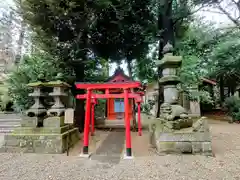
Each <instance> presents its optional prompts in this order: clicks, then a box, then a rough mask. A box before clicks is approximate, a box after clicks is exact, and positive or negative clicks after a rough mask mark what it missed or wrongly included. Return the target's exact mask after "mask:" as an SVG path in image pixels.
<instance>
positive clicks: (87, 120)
mask: <svg viewBox="0 0 240 180" xmlns="http://www.w3.org/2000/svg"><path fill="white" fill-rule="evenodd" d="M90 110H91V91H90V90H88V91H87V102H86V112H85V125H84V141H83V145H84V146H85V147H88V144H89V124H90Z"/></svg>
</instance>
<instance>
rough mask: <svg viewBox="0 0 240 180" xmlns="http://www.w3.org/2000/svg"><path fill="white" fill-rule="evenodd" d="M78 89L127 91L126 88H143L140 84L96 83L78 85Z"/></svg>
mask: <svg viewBox="0 0 240 180" xmlns="http://www.w3.org/2000/svg"><path fill="white" fill-rule="evenodd" d="M76 87H77V89H89V90H90V89H95V90H98V89H118V88H120V89H126V88H138V87H141V83H140V82H116V83H101V84H100V83H95V84H84V83H76Z"/></svg>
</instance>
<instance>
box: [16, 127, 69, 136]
mask: <svg viewBox="0 0 240 180" xmlns="http://www.w3.org/2000/svg"><path fill="white" fill-rule="evenodd" d="M71 128H72V126H71ZM67 129H68V125H64V126H62V127H58V128H55V127H44V128H38V127H18V128H15V129H14V131H13V133H12V134H35V133H38V134H61V133H64V132H66V131H67Z"/></svg>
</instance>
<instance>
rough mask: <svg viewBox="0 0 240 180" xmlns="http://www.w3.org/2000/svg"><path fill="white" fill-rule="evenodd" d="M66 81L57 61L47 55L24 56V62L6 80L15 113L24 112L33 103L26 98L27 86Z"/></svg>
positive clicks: (28, 90) (65, 76) (66, 78)
mask: <svg viewBox="0 0 240 180" xmlns="http://www.w3.org/2000/svg"><path fill="white" fill-rule="evenodd" d="M59 79H61V80H66V81H67V80H68V76H67V74H65V72H64V71H63V70H61V68H59V67H58V63H57V60H55V59H53V58H51V57H50V56H47V55H33V56H31V57H30V56H25V57H24V61H23V63H22V64H20V65H19V67H18V68H17V69H16V70H14V71H13V72H12V73H11V74H10V76H9V79H8V84H9V95H10V97H11V98H12V100H13V102H14V106H15V108H16V110H17V111H21V110H25V109H27V108H29V107H30V105H31V104H32V103H33V99H31V98H29V97H28V93H29V92H30V91H31V89H30V88H29V87H27V84H28V83H30V82H36V81H39V80H44V81H54V80H59Z"/></svg>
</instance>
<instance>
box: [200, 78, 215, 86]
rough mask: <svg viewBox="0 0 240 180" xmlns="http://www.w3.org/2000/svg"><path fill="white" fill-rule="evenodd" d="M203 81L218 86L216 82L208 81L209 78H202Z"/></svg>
mask: <svg viewBox="0 0 240 180" xmlns="http://www.w3.org/2000/svg"><path fill="white" fill-rule="evenodd" d="M201 80H202V81H203V82H206V83H209V84H212V85H214V86H215V85H216V84H217V83H216V81H213V80H210V79H207V78H204V77H202V78H201Z"/></svg>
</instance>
